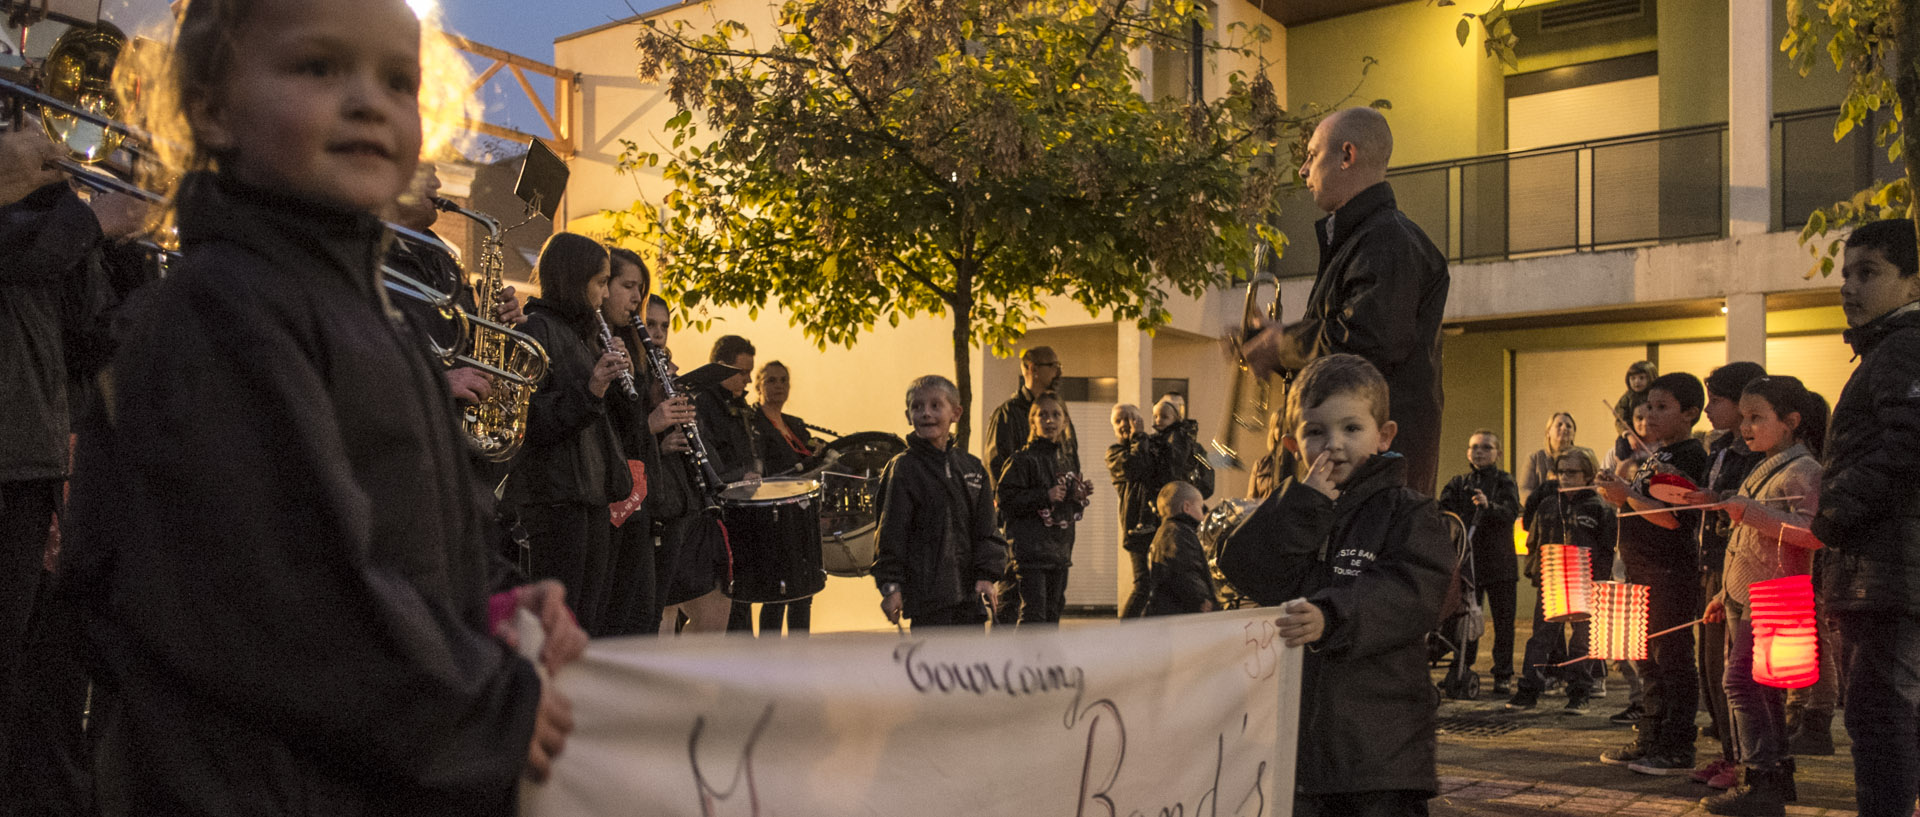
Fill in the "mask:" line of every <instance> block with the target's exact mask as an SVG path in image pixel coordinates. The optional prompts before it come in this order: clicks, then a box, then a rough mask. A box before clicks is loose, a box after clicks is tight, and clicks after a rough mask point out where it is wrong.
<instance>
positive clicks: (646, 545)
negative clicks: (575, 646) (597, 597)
mask: <svg viewBox="0 0 1920 817" xmlns="http://www.w3.org/2000/svg"><path fill="white" fill-rule="evenodd" d="M651 527H652V524H651V521H650V520H649V519H647V515H646V513H645V512H644V511H643V512H640V513H635V514H634V515H632V516H629V517H627V521H626V523H625V524H622V525H621V526H620V527H617V528H614V529H613V530H612V531H611V532H610V535H609V538H608V542H609V544H610V546H611V551H612V555H611V558H610V559H609V561H610V562H611V564H610V565H609V567H608V571H607V574H608V577H609V580H608V582H607V593H606V605H605V608H604V609H605V612H604V614H603V615H602V617H601V622H600V629H601V632H598V633H591V635H595V636H602V635H654V634H657V633H658V632H659V631H660V606H659V604H658V602H657V597H658V596H659V592H660V591H659V589H658V588H657V587H656V586H655V585H656V584H657V581H658V577H659V566H658V564H656V562H655V561H654V554H653V549H654V548H653V541H654V540H653V533H652V531H651V530H649V529H650V528H651Z"/></svg>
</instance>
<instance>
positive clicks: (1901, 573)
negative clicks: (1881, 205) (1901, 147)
mask: <svg viewBox="0 0 1920 817" xmlns="http://www.w3.org/2000/svg"><path fill="white" fill-rule="evenodd" d="M1914 244H1915V242H1914V231H1913V224H1912V222H1910V221H1907V220H1904V219H1895V220H1888V221H1876V222H1873V223H1870V224H1866V225H1863V226H1861V227H1860V228H1859V229H1857V230H1854V231H1853V234H1852V235H1850V236H1848V237H1847V251H1846V263H1845V264H1844V265H1843V266H1842V268H1841V272H1840V275H1841V277H1842V278H1843V279H1844V283H1842V284H1841V285H1840V308H1841V309H1842V311H1844V312H1845V313H1846V316H1847V325H1848V326H1850V327H1851V328H1850V329H1848V330H1847V332H1846V336H1845V337H1846V340H1847V342H1848V343H1849V344H1852V346H1853V349H1854V351H1855V352H1857V353H1859V355H1860V365H1859V368H1856V369H1854V372H1853V376H1851V377H1849V378H1847V385H1846V387H1845V388H1844V389H1842V390H1841V392H1840V399H1839V400H1837V401H1835V402H1834V405H1833V420H1832V422H1831V423H1830V425H1829V427H1830V428H1831V429H1832V432H1831V433H1830V435H1829V437H1828V439H1827V446H1826V452H1825V462H1824V465H1825V466H1826V467H1825V473H1824V475H1823V476H1822V478H1821V481H1820V510H1819V513H1818V515H1816V516H1815V517H1814V519H1813V525H1812V527H1813V535H1814V536H1815V537H1817V538H1819V540H1820V541H1821V542H1823V543H1825V545H1826V549H1825V550H1822V551H1820V554H1819V556H1818V557H1817V558H1816V559H1815V561H1814V566H1813V577H1814V578H1813V583H1814V588H1815V591H1814V592H1815V595H1816V596H1817V597H1818V598H1819V599H1820V601H1821V604H1822V605H1823V606H1824V608H1825V609H1824V611H1825V612H1827V613H1829V614H1831V615H1832V616H1833V617H1834V619H1835V620H1836V621H1837V623H1838V624H1839V631H1840V642H1841V661H1842V662H1843V663H1844V664H1845V667H1844V668H1843V671H1842V672H1841V673H1840V675H1841V678H1842V680H1843V681H1844V682H1845V684H1846V690H1845V692H1844V695H1843V697H1844V698H1845V700H1846V702H1847V706H1846V722H1847V734H1849V735H1851V736H1852V737H1853V745H1854V757H1855V758H1856V759H1858V760H1857V762H1856V763H1855V764H1854V769H1853V778H1854V790H1855V792H1856V797H1858V799H1859V806H1860V815H1861V817H1878V815H1887V814H1901V815H1906V814H1909V813H1911V810H1912V808H1913V801H1914V795H1915V786H1914V781H1915V780H1916V779H1920V778H1917V777H1916V776H1917V775H1920V742H1916V741H1915V739H1914V736H1915V734H1916V733H1917V732H1920V712H1917V711H1916V707H1915V706H1914V701H1915V700H1916V699H1917V698H1920V677H1917V676H1916V671H1915V667H1916V666H1920V593H1916V592H1915V591H1914V589H1915V588H1916V587H1920V490H1916V489H1915V487H1914V486H1915V485H1916V483H1920V261H1916V256H1917V255H1920V254H1917V253H1916V252H1915V249H1914ZM1868 758H1871V759H1872V761H1871V762H1869V761H1868V760H1867V759H1868Z"/></svg>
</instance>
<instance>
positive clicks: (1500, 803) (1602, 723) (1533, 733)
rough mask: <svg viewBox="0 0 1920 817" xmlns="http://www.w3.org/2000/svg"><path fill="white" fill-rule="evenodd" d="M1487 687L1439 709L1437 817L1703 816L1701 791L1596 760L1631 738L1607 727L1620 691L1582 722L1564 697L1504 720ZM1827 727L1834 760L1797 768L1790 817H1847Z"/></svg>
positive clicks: (1841, 736)
mask: <svg viewBox="0 0 1920 817" xmlns="http://www.w3.org/2000/svg"><path fill="white" fill-rule="evenodd" d="M1613 680H1614V681H1616V682H1617V681H1618V678H1617V677H1616V678H1614V679H1613ZM1486 687H1487V691H1483V692H1482V695H1481V698H1482V699H1481V700H1479V701H1447V702H1444V703H1442V705H1441V707H1440V717H1441V718H1442V721H1443V724H1447V723H1449V722H1450V723H1452V724H1453V725H1454V726H1455V728H1454V729H1452V730H1445V729H1443V731H1442V733H1441V735H1440V796H1439V797H1437V798H1435V799H1434V800H1433V803H1432V811H1433V814H1434V815H1436V817H1456V816H1458V815H1488V816H1489V817H1495V816H1497V817H1507V816H1508V815H1513V816H1514V817H1518V815H1529V816H1531V815H1558V814H1573V815H1621V817H1655V816H1656V815H1657V816H1658V817H1667V816H1668V815H1700V814H1705V813H1706V812H1705V810H1703V809H1701V808H1700V806H1699V800H1700V798H1702V797H1705V796H1707V795H1709V794H1712V793H1714V792H1713V790H1712V789H1709V788H1707V787H1706V786H1703V785H1700V784H1698V783H1692V782H1689V781H1688V780H1687V778H1686V777H1685V776H1675V777H1652V776H1648V775H1641V774H1635V773H1634V772H1631V771H1628V770H1627V769H1626V768H1624V767H1619V766H1607V765H1604V764H1602V763H1600V762H1599V755H1600V752H1602V751H1603V750H1606V749H1609V748H1612V747H1614V746H1617V745H1619V744H1622V743H1625V742H1627V741H1629V740H1631V739H1632V737H1633V730H1632V729H1631V728H1629V727H1625V726H1617V725H1614V724H1611V723H1609V722H1608V721H1607V717H1608V716H1609V715H1612V714H1614V713H1615V712H1618V711H1620V710H1621V709H1622V708H1624V707H1625V706H1626V694H1625V691H1624V690H1623V689H1621V688H1620V687H1621V685H1620V684H1618V683H1615V684H1614V685H1613V690H1612V691H1613V694H1612V695H1610V696H1609V697H1607V698H1604V699H1600V700H1596V701H1594V706H1593V708H1592V709H1591V710H1590V711H1589V712H1588V713H1587V714H1584V715H1574V714H1567V713H1565V712H1563V711H1562V710H1561V707H1562V706H1563V705H1564V704H1565V703H1566V699H1565V698H1564V697H1560V696H1557V695H1548V696H1545V697H1542V698H1541V699H1540V705H1539V706H1538V707H1536V708H1534V709H1531V710H1526V711H1523V712H1514V713H1508V712H1505V711H1504V709H1503V705H1504V704H1505V702H1506V701H1505V698H1504V696H1502V697H1500V698H1498V699H1496V698H1495V696H1493V695H1492V694H1491V692H1490V690H1491V687H1492V683H1491V682H1490V681H1489V682H1486ZM1701 720H1702V722H1704V721H1705V716H1704V715H1703V716H1702V717H1701ZM1835 720H1836V723H1835V728H1834V731H1835V734H1836V736H1837V740H1836V743H1837V744H1838V745H1839V751H1838V753H1837V754H1835V755H1834V756H1833V757H1803V758H1800V759H1799V760H1798V763H1799V773H1798V775H1797V782H1798V785H1799V790H1800V791H1799V794H1800V798H1799V802H1797V803H1794V804H1791V805H1789V806H1788V807H1787V814H1788V815H1791V816H1792V817H1843V816H1844V817H1853V814H1854V811H1853V809H1854V802H1853V763H1852V757H1851V754H1850V752H1849V750H1850V746H1849V745H1848V743H1847V741H1846V734H1845V730H1843V729H1840V728H1839V725H1838V723H1837V721H1838V719H1837V718H1836V719H1835ZM1507 730H1510V731H1507ZM1485 732H1504V733H1503V734H1482V733H1485ZM1718 747H1719V745H1718V744H1717V743H1715V742H1714V741H1711V740H1705V739H1702V740H1700V741H1699V742H1698V744H1697V745H1696V752H1697V753H1698V756H1699V758H1700V759H1701V760H1702V761H1703V762H1704V761H1705V760H1707V759H1709V758H1711V757H1712V755H1713V753H1715V752H1718V751H1719V748H1718Z"/></svg>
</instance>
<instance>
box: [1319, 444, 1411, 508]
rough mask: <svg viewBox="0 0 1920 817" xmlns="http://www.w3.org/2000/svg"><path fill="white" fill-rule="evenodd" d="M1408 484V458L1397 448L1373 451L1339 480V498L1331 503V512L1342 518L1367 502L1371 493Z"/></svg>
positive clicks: (1371, 495)
mask: <svg viewBox="0 0 1920 817" xmlns="http://www.w3.org/2000/svg"><path fill="white" fill-rule="evenodd" d="M1406 484H1407V458H1406V457H1403V456H1400V453H1399V452H1397V451H1388V452H1387V453H1385V454H1375V455H1373V456H1371V457H1368V458H1367V461H1366V462H1363V463H1361V464H1360V467H1359V468H1357V469H1355V470H1354V472H1353V475H1352V476H1349V477H1347V481H1346V482H1342V483H1340V484H1339V485H1338V486H1335V487H1337V488H1339V490H1340V499H1339V500H1337V501H1335V502H1334V514H1335V515H1336V516H1338V517H1340V518H1342V519H1344V518H1346V517H1347V516H1348V515H1350V514H1352V513H1353V511H1354V509H1356V508H1359V507H1360V506H1362V505H1365V504H1366V503H1367V500H1368V499H1370V498H1372V497H1373V495H1374V494H1377V493H1380V492H1381V491H1386V490H1390V489H1393V488H1399V487H1403V486H1405V485H1406Z"/></svg>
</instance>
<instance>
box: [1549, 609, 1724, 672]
mask: <svg viewBox="0 0 1920 817" xmlns="http://www.w3.org/2000/svg"><path fill="white" fill-rule="evenodd" d="M1702 621H1706V618H1705V617H1701V618H1696V619H1694V620H1692V621H1689V622H1687V623H1685V624H1681V625H1679V626H1677V627H1668V628H1666V629H1664V630H1661V631H1660V632H1657V633H1653V634H1651V635H1648V636H1647V640H1648V641H1652V640H1654V639H1656V638H1659V637H1660V636H1663V635H1666V634H1667V633H1677V632H1679V631H1681V630H1684V629H1686V628H1688V627H1692V626H1693V625H1695V624H1699V623H1700V622H1702ZM1593 660H1597V659H1595V658H1594V657H1593V653H1587V654H1586V655H1583V656H1580V657H1579V658H1575V659H1573V660H1572V661H1562V662H1560V663H1558V664H1534V666H1536V667H1565V666H1569V665H1572V664H1578V663H1580V662H1582V661H1593Z"/></svg>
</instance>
